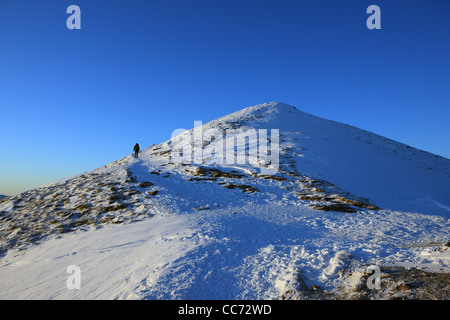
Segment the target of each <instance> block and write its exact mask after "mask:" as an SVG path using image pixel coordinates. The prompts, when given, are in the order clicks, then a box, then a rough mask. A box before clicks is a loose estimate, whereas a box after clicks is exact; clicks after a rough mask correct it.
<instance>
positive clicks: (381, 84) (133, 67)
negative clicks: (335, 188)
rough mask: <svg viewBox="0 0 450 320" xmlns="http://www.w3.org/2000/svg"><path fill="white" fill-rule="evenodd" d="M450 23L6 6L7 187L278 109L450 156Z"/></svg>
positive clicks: (436, 10) (251, 2)
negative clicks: (278, 105)
mask: <svg viewBox="0 0 450 320" xmlns="http://www.w3.org/2000/svg"><path fill="white" fill-rule="evenodd" d="M71 5H76V6H77V7H79V8H80V17H81V20H80V21H75V20H74V19H75V17H74V16H73V15H75V13H74V14H72V13H71V12H72V11H70V10H69V13H68V9H69V7H70V6H71ZM371 5H376V6H378V7H379V8H380V10H381V11H380V17H381V20H379V21H377V22H379V27H380V28H379V29H377V28H373V29H371V28H369V25H370V23H371V21H373V20H371V17H372V14H371V13H370V12H369V13H368V12H367V10H368V8H369V6H371ZM449 16H450V2H449V1H447V0H430V1H427V2H424V1H421V0H399V1H395V2H393V1H389V0H377V1H375V2H373V1H368V0H341V1H335V0H317V1H304V0H300V1H287V0H286V1H276V0H248V1H244V2H243V1H238V0H228V1H208V0H192V1H189V2H187V1H184V0H173V1H164V0H154V1H142V0H137V1H134V2H132V3H131V2H126V1H124V0H121V1H120V0H119V1H114V2H111V1H106V0H98V1H95V2H93V1H88V0H75V1H65V0H63V1H51V0H46V1H31V0H14V1H13V0H5V1H2V2H1V3H0V38H1V39H2V47H3V48H4V50H2V51H1V52H0V70H2V72H1V74H0V108H1V109H0V111H1V114H2V116H3V118H2V119H3V123H2V126H0V136H1V137H2V144H1V148H0V159H1V165H0V194H5V195H15V194H17V193H20V192H24V191H27V190H31V189H34V188H36V187H39V186H41V185H45V184H47V183H51V182H53V181H56V180H59V179H63V178H66V177H70V176H73V175H76V174H80V173H83V172H88V171H91V170H93V169H96V168H99V167H101V166H104V165H106V164H108V163H110V162H112V161H114V160H117V159H120V158H122V157H124V156H126V155H128V154H131V152H132V149H133V146H134V144H135V143H136V142H139V143H140V144H141V147H142V148H145V147H147V146H150V145H152V144H158V143H161V142H164V141H167V140H169V139H170V136H171V133H172V131H173V130H175V129H177V128H192V126H193V122H194V121H195V120H201V121H202V122H203V123H206V122H208V121H211V120H213V119H217V118H219V117H222V116H225V115H227V114H230V113H232V112H235V111H237V110H240V109H242V108H246V107H249V106H252V105H258V104H261V103H265V102H269V101H280V102H283V103H286V104H290V105H292V106H295V107H296V108H297V109H299V110H301V111H304V112H307V113H310V114H312V115H314V116H317V117H321V118H325V119H329V120H333V121H337V122H341V123H345V124H348V125H351V126H354V127H357V128H360V129H363V130H365V131H369V132H372V133H375V134H377V135H380V136H383V137H386V138H388V139H392V140H394V141H398V142H400V143H403V144H406V145H409V146H411V147H414V148H416V149H419V150H423V151H426V152H429V153H432V154H435V155H439V156H441V157H444V158H446V159H450V145H449V144H448V141H447V140H448V137H450V126H448V119H450V78H449V77H448V75H449V74H450V59H448V57H450V42H449V41H448V39H449V38H450V19H448V17H449ZM74 21H75V22H79V25H77V24H75V23H74V24H71V23H72V22H74ZM72 27H73V28H72ZM76 27H79V28H80V29H77V28H76Z"/></svg>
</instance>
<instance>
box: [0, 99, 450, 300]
mask: <svg viewBox="0 0 450 320" xmlns="http://www.w3.org/2000/svg"><path fill="white" fill-rule="evenodd" d="M242 119H244V120H245V121H242ZM239 121H240V122H241V126H240V127H238V130H244V129H245V128H250V127H251V128H257V129H258V128H266V129H279V130H280V175H282V174H283V172H286V171H287V168H291V169H292V170H295V171H296V172H297V173H298V174H300V175H301V176H308V177H311V178H314V179H321V180H325V181H328V182H330V183H332V184H333V185H335V186H336V187H337V188H339V189H340V190H344V191H346V192H349V193H350V194H353V195H356V196H359V197H364V198H367V199H368V200H369V201H370V203H373V204H375V205H376V206H378V207H380V208H381V209H380V210H369V209H364V208H359V209H358V211H357V212H352V213H348V212H345V213H343V212H334V211H319V210H315V209H313V208H311V207H310V206H309V204H310V202H307V201H303V200H299V199H298V196H297V195H296V194H295V192H294V191H296V190H301V184H300V183H299V182H298V179H299V177H298V176H288V175H284V176H285V177H286V178H287V180H285V181H277V180H271V179H262V178H255V177H253V176H252V175H251V174H254V173H255V172H258V169H259V168H258V167H257V166H250V165H248V164H242V165H239V164H234V165H233V164H228V165H227V164H208V165H205V166H204V168H206V169H208V168H209V169H220V171H221V172H227V173H235V174H242V175H245V177H243V178H241V179H231V178H230V179H228V178H221V177H218V178H217V180H208V179H203V178H205V177H203V176H195V175H192V173H191V172H188V171H186V170H193V169H195V168H196V166H195V165H189V164H188V165H180V164H168V163H169V160H170V153H167V152H166V153H165V151H168V150H169V151H170V150H171V149H170V146H171V145H172V142H171V141H168V142H165V143H162V144H159V145H156V146H152V147H149V148H147V149H145V150H143V151H142V152H141V157H140V158H139V159H134V158H133V157H132V156H128V157H125V158H123V159H120V160H118V161H115V162H113V163H111V164H110V165H107V166H105V167H103V168H100V169H97V170H95V171H94V172H97V173H100V172H108V173H110V174H111V175H113V176H114V177H117V180H118V181H119V180H120V179H122V178H125V177H126V171H125V169H127V170H130V171H131V172H132V173H133V174H134V175H135V176H136V178H137V180H138V181H151V182H152V183H154V187H152V188H154V189H155V190H158V191H159V192H158V194H157V195H156V196H154V197H152V198H151V200H145V201H150V202H149V203H150V204H151V206H152V210H153V211H152V213H153V214H154V216H153V217H152V218H148V219H145V220H143V221H139V222H133V223H130V224H121V225H114V226H104V227H102V228H100V229H97V230H89V231H79V232H73V233H67V234H64V235H60V236H58V237H57V236H50V237H49V238H47V239H45V240H44V241H42V243H40V244H38V245H33V246H31V247H29V248H27V249H26V250H22V251H17V250H10V251H9V252H8V253H7V254H6V255H5V256H4V257H3V258H1V260H0V288H1V289H0V299H280V298H281V296H282V295H283V294H284V293H285V292H287V291H288V290H291V289H292V288H294V287H295V286H298V281H299V277H301V279H303V281H304V282H305V283H306V285H308V286H311V285H317V286H320V287H321V288H322V289H325V290H329V291H333V290H337V287H338V286H339V285H342V281H343V279H342V277H343V273H344V272H345V270H347V269H348V268H353V269H354V270H355V272H354V273H353V274H352V276H349V277H347V278H346V279H345V281H346V285H347V286H350V287H351V286H356V284H357V282H358V281H359V279H360V276H361V275H362V273H363V271H364V269H365V268H367V267H368V266H369V265H379V266H388V265H395V266H403V267H407V268H421V269H423V270H426V271H432V272H450V250H447V248H448V247H445V246H444V243H445V242H446V241H448V240H450V219H449V218H450V210H449V208H450V197H449V193H448V190H449V186H450V183H449V182H450V176H449V172H450V167H449V163H450V161H449V160H448V159H445V158H442V157H438V156H434V155H432V154H429V153H426V152H423V151H420V150H416V149H413V148H408V147H406V146H405V145H403V144H400V143H398V142H395V141H392V140H389V139H386V138H383V137H380V136H377V135H375V134H372V133H369V132H366V131H363V130H360V129H357V128H353V127H350V126H348V125H344V124H340V123H336V122H333V121H329V120H325V119H321V118H317V117H314V116H312V115H308V114H306V113H303V112H301V111H299V110H296V109H295V108H293V107H291V106H288V105H285V104H280V103H268V104H263V105H259V106H254V107H250V108H246V109H244V110H241V111H238V112H236V113H233V114H231V115H228V116H226V117H223V118H220V119H217V120H214V121H211V122H209V123H207V124H204V125H203V127H204V129H205V130H206V129H208V128H212V127H215V126H220V127H221V128H228V126H229V124H230V123H237V122H239ZM191 178H198V179H199V180H198V181H197V180H194V181H192V180H190V179H191ZM206 178H210V176H208V175H206ZM70 179H73V177H72V178H68V179H65V180H61V181H58V182H55V183H54V184H51V185H53V186H58V184H60V183H62V182H64V181H67V180H70ZM202 179H203V180H202ZM93 183H94V182H92V184H93ZM221 183H222V184H221ZM225 183H228V185H227V184H225ZM230 184H234V185H251V186H252V187H254V188H256V189H257V190H258V191H257V192H253V193H250V192H243V191H242V190H241V189H239V188H227V187H226V186H229V185H230ZM152 190H153V189H152ZM143 199H144V198H143ZM142 201H144V200H142ZM144 204H146V203H144ZM144 204H143V205H142V206H137V207H136V208H139V209H136V211H139V210H147V209H144V208H148V207H147V206H144ZM2 210H3V211H5V212H6V211H8V212H9V211H11V210H14V209H13V207H12V205H11V202H5V203H3V204H0V212H1V211H2ZM70 265H77V266H79V267H80V271H81V288H80V289H68V288H67V286H66V280H67V279H68V277H69V276H70V274H68V273H67V272H66V270H67V268H68V267H69V266H70Z"/></svg>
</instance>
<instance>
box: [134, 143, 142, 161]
mask: <svg viewBox="0 0 450 320" xmlns="http://www.w3.org/2000/svg"><path fill="white" fill-rule="evenodd" d="M139 150H140V148H139V143H136V144H135V145H134V148H133V151H134V157H135V158H138V157H139Z"/></svg>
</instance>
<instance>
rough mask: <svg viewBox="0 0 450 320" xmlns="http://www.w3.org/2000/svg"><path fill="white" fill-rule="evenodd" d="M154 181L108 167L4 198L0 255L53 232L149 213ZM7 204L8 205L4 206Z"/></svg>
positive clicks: (0, 213) (128, 219)
mask: <svg viewBox="0 0 450 320" xmlns="http://www.w3.org/2000/svg"><path fill="white" fill-rule="evenodd" d="M153 185H154V184H153V183H152V182H149V181H142V182H138V181H137V180H136V178H135V177H134V176H133V174H132V173H131V171H129V170H127V171H126V175H125V178H123V177H119V176H116V175H114V174H113V173H110V172H103V173H88V174H82V175H80V176H78V177H75V178H73V179H69V180H67V181H64V182H62V183H58V184H54V185H51V186H46V187H41V188H37V189H34V190H31V191H27V192H24V193H21V194H19V195H16V196H12V197H9V198H5V199H4V200H3V201H2V203H1V206H2V208H3V210H2V211H0V221H1V224H0V241H1V242H0V243H1V247H0V255H2V254H4V253H5V252H6V251H7V250H9V249H14V248H18V249H24V248H25V247H26V246H27V245H29V244H36V243H39V242H40V241H41V240H42V239H43V238H45V237H46V236H49V235H52V234H56V235H58V234H64V233H68V232H74V231H80V230H90V229H96V228H100V227H102V226H103V225H107V224H121V223H129V222H133V221H138V220H142V219H144V218H146V217H151V216H152V202H151V196H155V195H156V194H157V192H158V191H157V190H154V191H146V189H147V188H149V187H150V186H153ZM5 209H6V210H5Z"/></svg>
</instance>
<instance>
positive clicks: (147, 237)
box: [0, 204, 450, 299]
mask: <svg viewBox="0 0 450 320" xmlns="http://www.w3.org/2000/svg"><path fill="white" fill-rule="evenodd" d="M448 224H449V222H448V221H447V220H446V219H445V218H442V217H438V216H425V215H419V214H406V213H396V212H389V211H370V210H367V211H365V212H363V213H354V214H348V213H346V214H337V213H334V212H318V211H316V210H313V209H310V208H306V207H302V206H283V205H270V204H267V205H248V206H244V207H229V208H226V209H215V210H205V211H201V212H196V213H190V214H188V213H186V214H181V215H175V216H167V217H154V218H151V219H148V220H145V221H142V222H136V223H133V224H129V225H121V226H114V227H105V228H103V229H99V230H95V231H90V232H83V233H79V234H69V235H66V236H65V237H64V238H61V239H50V240H48V241H46V242H44V243H42V244H41V245H39V246H34V247H31V248H29V249H28V250H26V251H25V252H20V253H18V254H17V253H16V255H15V256H14V254H12V253H10V254H8V255H7V256H6V257H4V258H3V259H2V264H1V265H0V287H1V288H2V290H1V291H0V298H1V299H18V298H21V299H280V297H281V296H282V295H283V293H284V292H286V291H287V290H290V289H293V288H295V286H297V285H298V283H297V282H298V275H299V273H301V275H302V278H303V280H304V281H305V282H306V283H307V284H308V285H318V286H320V287H321V288H323V289H327V290H332V289H333V288H334V287H335V286H336V284H337V282H338V281H341V280H342V279H341V277H342V274H339V271H340V270H343V269H344V268H348V267H354V268H364V267H367V265H368V264H379V265H387V264H391V263H394V264H395V263H396V262H398V261H401V262H402V265H405V266H408V264H409V265H410V266H414V267H420V266H422V267H427V266H428V267H431V268H432V269H430V270H431V271H446V272H449V271H450V261H449V257H450V255H449V254H448V252H449V251H448V250H447V251H445V252H440V251H438V252H433V251H432V250H431V249H430V248H427V247H423V246H414V245H411V244H418V243H429V242H432V241H439V240H442V239H446V238H448V237H449V233H448V230H449V228H448ZM443 226H444V227H443ZM70 265H77V266H79V267H80V271H81V289H71V290H69V289H68V288H67V285H66V281H67V279H68V278H69V277H70V276H71V275H70V274H68V273H67V272H66V270H67V267H68V266H70ZM439 269H440V270H439ZM18 275H20V281H18Z"/></svg>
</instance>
